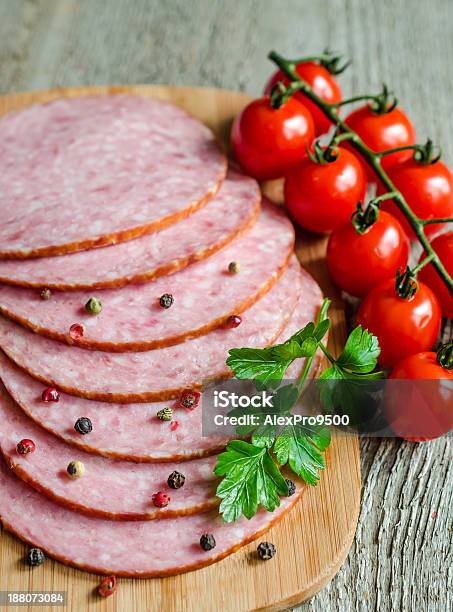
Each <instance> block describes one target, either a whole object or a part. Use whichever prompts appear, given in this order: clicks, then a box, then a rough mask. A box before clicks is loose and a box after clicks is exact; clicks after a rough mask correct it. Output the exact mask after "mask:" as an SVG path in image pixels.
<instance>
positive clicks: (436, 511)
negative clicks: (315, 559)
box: [0, 0, 453, 612]
mask: <svg viewBox="0 0 453 612" xmlns="http://www.w3.org/2000/svg"><path fill="white" fill-rule="evenodd" d="M326 45H329V46H330V47H332V48H334V49H335V50H341V51H343V52H345V53H346V54H347V55H349V56H350V57H351V58H353V62H354V63H353V66H352V67H351V68H350V69H349V70H348V71H347V72H346V73H345V74H344V75H342V77H341V83H342V85H343V88H344V91H345V92H347V93H351V94H352V93H354V94H357V93H359V92H363V93H365V92H375V91H376V90H378V89H379V88H380V86H381V83H382V82H383V81H385V82H387V83H388V84H389V85H390V86H391V87H393V88H394V89H395V91H396V92H397V94H398V97H399V99H400V100H401V104H402V106H403V107H404V108H405V109H406V110H407V111H409V113H410V116H411V117H412V118H413V120H414V122H415V124H416V126H417V130H418V138H419V140H420V141H424V140H425V139H426V137H427V136H431V137H432V138H433V139H434V140H435V141H436V142H439V143H440V144H441V145H442V146H443V148H444V157H445V159H446V160H447V162H449V163H450V164H452V163H453V142H452V139H451V135H452V134H453V112H452V110H453V73H452V66H453V2H452V1H451V0H430V2H426V0H392V1H390V0H383V1H381V2H376V1H375V0H223V1H222V0H0V94H3V93H9V92H13V91H24V90H29V89H47V88H51V87H59V86H71V85H89V84H104V83H174V84H184V85H208V86H213V87H224V88H230V89H239V90H244V91H247V92H249V93H252V94H258V93H259V92H260V91H261V89H262V86H263V83H264V82H265V80H266V78H267V76H268V74H269V72H270V70H271V66H270V65H269V63H268V62H267V60H266V55H267V52H268V51H269V50H270V49H271V48H272V47H274V48H276V49H278V50H279V51H281V52H282V53H287V54H289V55H294V56H297V55H301V54H303V53H313V52H317V51H321V50H322V49H323V48H324V47H325V46H326ZM447 333H451V328H450V332H448V330H447ZM361 451H362V470H363V494H362V495H363V499H362V511H361V517H360V521H359V527H358V531H357V536H356V540H355V543H354V545H353V548H352V550H351V553H350V555H349V558H348V560H347V562H346V563H345V565H344V567H343V569H342V570H341V571H340V573H339V574H338V575H337V577H336V578H335V579H334V580H333V582H332V583H331V584H330V585H329V586H328V587H327V588H326V589H324V591H323V592H321V593H320V594H319V595H317V596H316V597H315V598H314V599H313V600H312V601H311V602H309V603H307V604H305V605H303V606H302V607H301V608H300V609H301V610H304V611H305V610H319V611H322V612H326V611H336V610H341V611H343V610H344V611H349V610H379V611H384V610H404V611H414V612H421V611H423V612H425V611H430V612H431V611H437V610H438V611H439V612H445V611H447V610H453V594H452V584H453V569H452V568H453V565H452V557H453V545H452V539H453V538H452V536H453V524H452V517H453V513H452V501H453V486H452V441H451V439H442V440H438V441H436V442H431V443H429V444H421V445H413V444H409V443H404V442H401V441H391V440H390V441H378V440H369V441H364V442H363V443H362V449H361Z"/></svg>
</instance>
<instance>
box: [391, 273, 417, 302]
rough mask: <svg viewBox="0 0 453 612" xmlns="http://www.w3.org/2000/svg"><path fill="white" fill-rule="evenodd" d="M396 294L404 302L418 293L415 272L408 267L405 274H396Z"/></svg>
mask: <svg viewBox="0 0 453 612" xmlns="http://www.w3.org/2000/svg"><path fill="white" fill-rule="evenodd" d="M395 289H396V293H397V294H398V295H399V297H400V298H403V299H404V300H410V299H411V298H412V297H413V296H414V295H415V294H416V293H417V291H418V282H417V278H416V274H415V273H414V270H411V268H410V267H409V266H406V269H405V271H404V272H401V270H397V272H396V283H395Z"/></svg>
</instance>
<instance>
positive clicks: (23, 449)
mask: <svg viewBox="0 0 453 612" xmlns="http://www.w3.org/2000/svg"><path fill="white" fill-rule="evenodd" d="M16 450H17V452H18V453H19V455H29V454H30V453H34V452H35V450H36V444H35V443H34V442H33V440H28V439H27V438H25V439H24V440H21V441H20V442H19V444H18V445H17V446H16Z"/></svg>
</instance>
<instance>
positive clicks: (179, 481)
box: [167, 470, 186, 489]
mask: <svg viewBox="0 0 453 612" xmlns="http://www.w3.org/2000/svg"><path fill="white" fill-rule="evenodd" d="M185 482H186V477H185V476H184V474H181V472H177V471H176V470H175V471H174V472H172V473H171V474H170V476H169V477H168V480H167V483H168V486H169V487H171V488H172V489H180V488H181V487H183V486H184V483H185Z"/></svg>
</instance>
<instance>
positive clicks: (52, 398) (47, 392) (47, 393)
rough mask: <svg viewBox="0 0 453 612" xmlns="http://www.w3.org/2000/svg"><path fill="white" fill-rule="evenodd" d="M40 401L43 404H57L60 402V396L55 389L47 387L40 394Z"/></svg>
mask: <svg viewBox="0 0 453 612" xmlns="http://www.w3.org/2000/svg"><path fill="white" fill-rule="evenodd" d="M41 399H42V401H43V402H58V401H60V394H59V393H58V391H57V390H56V389H55V387H48V388H47V389H44V391H43V392H42V395H41Z"/></svg>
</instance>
